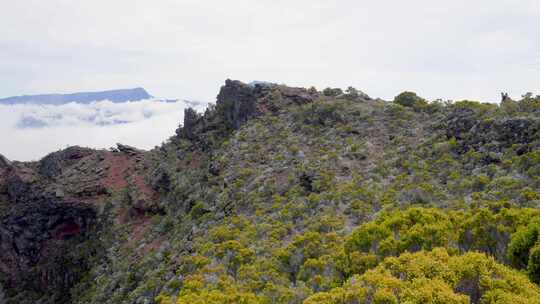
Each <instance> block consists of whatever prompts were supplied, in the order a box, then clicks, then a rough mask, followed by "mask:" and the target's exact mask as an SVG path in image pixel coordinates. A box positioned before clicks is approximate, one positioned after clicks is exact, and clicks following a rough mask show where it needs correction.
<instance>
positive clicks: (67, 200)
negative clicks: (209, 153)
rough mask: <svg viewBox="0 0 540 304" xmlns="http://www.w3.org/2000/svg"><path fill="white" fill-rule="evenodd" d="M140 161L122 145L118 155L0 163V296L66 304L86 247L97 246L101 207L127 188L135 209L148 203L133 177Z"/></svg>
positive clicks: (149, 194)
mask: <svg viewBox="0 0 540 304" xmlns="http://www.w3.org/2000/svg"><path fill="white" fill-rule="evenodd" d="M143 157H144V151H142V150H138V149H136V148H133V147H130V146H126V145H120V144H119V145H118V150H117V151H116V152H111V151H106V150H92V149H88V148H81V147H70V148H67V149H64V150H61V151H58V152H54V153H51V154H49V155H47V156H46V157H44V158H43V159H42V160H41V161H39V162H31V163H23V162H10V161H8V160H7V159H6V158H5V157H0V288H2V287H3V290H4V291H5V293H6V296H7V297H8V298H9V297H10V296H12V295H13V294H15V293H17V292H18V291H25V292H32V294H34V295H37V296H39V297H42V298H41V299H40V300H39V303H43V304H46V303H69V288H70V287H71V286H72V285H73V284H74V283H76V282H77V281H78V280H79V279H80V277H81V276H82V275H83V274H84V272H85V271H86V269H85V267H86V265H87V260H88V257H89V256H90V255H92V254H93V253H92V252H89V250H88V248H92V249H95V248H99V246H98V245H96V244H94V243H92V244H93V245H92V246H87V245H86V244H88V243H89V242H99V238H97V237H95V233H96V232H97V231H98V229H99V226H100V223H99V220H98V212H99V210H101V207H102V202H103V201H104V200H105V199H107V198H109V197H111V195H112V193H118V192H121V191H123V190H126V189H128V188H133V189H137V190H138V191H139V192H140V193H134V194H132V196H133V199H134V200H135V201H136V202H139V201H142V198H143V197H144V198H146V199H147V200H149V201H150V202H152V201H153V199H154V194H155V192H154V191H153V190H152V189H151V188H150V185H148V184H147V183H146V182H145V179H144V178H143V175H144V174H145V173H144V172H142V171H139V169H138V164H139V163H140V161H141V160H142V159H143ZM159 183H160V185H162V184H165V183H166V180H164V178H163V177H161V180H159ZM82 248H87V249H82ZM57 296H58V297H57ZM31 300H34V299H31ZM35 301H36V302H38V300H37V298H36V300H35ZM0 303H1V302H0Z"/></svg>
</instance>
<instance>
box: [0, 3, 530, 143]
mask: <svg viewBox="0 0 540 304" xmlns="http://www.w3.org/2000/svg"><path fill="white" fill-rule="evenodd" d="M0 4H1V6H0V7H1V10H0V97H7V96H13V95H22V94H39V93H67V92H78V91H93V90H106V89H117V88H132V87H138V86H140V87H144V88H145V89H147V90H148V91H149V92H150V94H152V95H154V96H159V97H163V98H186V99H190V100H198V101H204V102H213V101H214V100H215V96H216V95H217V93H218V91H219V86H220V85H222V84H223V83H224V80H225V79H227V78H231V79H239V80H243V81H246V82H249V81H252V80H260V81H271V82H277V83H285V84H288V85H292V86H312V85H313V86H316V87H317V88H319V89H323V88H325V87H328V86H332V87H342V88H346V87H348V86H354V87H356V88H358V89H361V90H362V91H364V92H366V93H368V94H369V95H370V96H372V97H381V98H384V99H392V98H393V97H394V96H395V95H397V94H398V93H399V92H402V91H404V90H412V91H415V92H417V93H418V94H419V95H420V96H423V97H425V98H428V99H436V98H442V99H452V100H461V99H472V100H481V101H488V102H496V101H498V100H499V98H500V92H502V91H504V92H508V93H510V95H511V96H512V97H515V98H518V97H519V96H520V95H521V94H523V93H525V92H529V91H531V92H535V93H540V81H538V79H540V77H539V76H540V39H538V37H540V26H538V20H539V19H540V1H538V0H520V1H515V0H512V1H509V0H467V1H465V0H454V1H432V0H431V1H427V0H409V1H398V0H394V1H389V0H378V1H373V0H371V1H363V0H356V1H348V0H341V1H340V0H337V1H321V0H309V1H307V0H295V1H290V0H289V1H285V0H273V1H268V0H229V1H205V0H159V1H139V0H115V1H110V0H93V1H73V0H47V1H42V0H20V1H10V0H0ZM0 115H2V114H0ZM2 119H3V118H2V117H0V121H2ZM171 119H172V118H171ZM179 122H180V120H179ZM124 127H126V126H124ZM169 129H170V128H169ZM169 129H167V130H169ZM0 131H1V132H4V130H3V129H0ZM126 132H128V131H126ZM169 132H172V131H171V130H169ZM1 145H2V144H0V153H2V150H3V147H2V146H1ZM35 145H36V147H37V146H38V143H35Z"/></svg>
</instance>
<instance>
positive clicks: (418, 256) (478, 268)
mask: <svg viewBox="0 0 540 304" xmlns="http://www.w3.org/2000/svg"><path fill="white" fill-rule="evenodd" d="M304 303H305V304H323V303H324V304H348V303H350V304H353V303H359V304H360V303H418V304H420V303H433V304H435V303H437V304H449V303H450V304H459V303H483V304H487V303H501V304H502V303H540V288H539V287H538V286H537V285H535V284H533V283H531V282H530V281H529V280H528V279H527V278H526V277H525V276H524V275H523V274H521V273H519V272H518V271H516V270H511V269H509V268H507V267H504V266H502V265H500V264H498V263H496V262H495V260H494V259H492V258H489V257H487V256H486V255H484V254H481V253H473V252H470V253H466V254H464V255H450V254H449V253H448V252H447V251H446V250H445V249H443V248H435V249H434V250H433V251H420V252H417V253H404V254H402V255H400V256H399V257H389V258H386V259H384V261H383V262H382V263H381V264H380V265H379V266H377V267H376V268H374V269H372V270H369V271H367V272H366V273H364V274H363V275H355V276H353V277H352V278H350V279H349V280H348V281H347V282H346V283H345V284H344V285H343V286H342V287H339V288H335V289H332V290H330V291H328V292H322V293H317V294H314V295H312V296H310V297H309V298H308V299H307V300H306V301H304Z"/></svg>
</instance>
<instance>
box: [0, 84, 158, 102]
mask: <svg viewBox="0 0 540 304" xmlns="http://www.w3.org/2000/svg"><path fill="white" fill-rule="evenodd" d="M152 97H153V96H152V95H150V94H148V92H147V91H146V90H145V89H144V88H141V87H137V88H133V89H120V90H108V91H96V92H79V93H69V94H40V95H22V96H13V97H7V98H2V99H0V104H8V105H13V104H49V105H60V104H66V103H70V102H75V103H83V104H87V103H91V102H94V101H102V100H109V101H112V102H114V103H121V102H127V101H139V100H144V99H149V98H152Z"/></svg>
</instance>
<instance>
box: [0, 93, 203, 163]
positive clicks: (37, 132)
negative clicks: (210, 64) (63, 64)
mask: <svg viewBox="0 0 540 304" xmlns="http://www.w3.org/2000/svg"><path fill="white" fill-rule="evenodd" d="M185 107H186V105H185V103H183V102H176V103H166V102H160V101H155V100H145V101H140V102H129V103H112V102H108V101H102V102H96V103H92V104H88V105H86V104H76V103H70V104H66V105H60V106H40V105H12V106H7V105H2V106H0V117H1V118H2V119H1V120H0V134H4V136H2V140H1V142H0V151H1V152H0V153H2V154H4V155H5V156H6V157H8V158H9V159H13V160H37V159H39V158H41V157H43V156H45V155H46V154H48V153H50V152H53V151H55V150H58V149H62V148H65V147H67V146H71V145H80V146H85V147H92V148H109V147H113V146H115V144H116V143H117V142H120V143H123V144H128V145H132V146H135V147H138V148H142V149H151V148H153V147H154V146H156V145H159V144H161V143H162V142H163V141H165V140H166V139H167V138H169V137H170V136H172V135H173V134H174V130H175V129H176V128H177V127H178V125H179V123H180V122H181V121H182V120H183V115H184V108H185ZM203 108H204V106H199V107H197V109H198V110H199V111H202V109H203ZM29 118H31V120H30V121H33V122H36V121H38V122H41V123H42V124H43V125H40V126H21V121H23V122H24V121H26V122H28V121H29Z"/></svg>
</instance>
